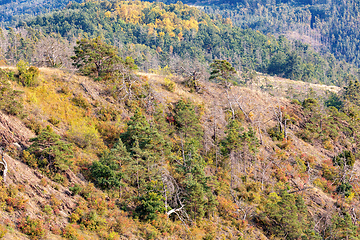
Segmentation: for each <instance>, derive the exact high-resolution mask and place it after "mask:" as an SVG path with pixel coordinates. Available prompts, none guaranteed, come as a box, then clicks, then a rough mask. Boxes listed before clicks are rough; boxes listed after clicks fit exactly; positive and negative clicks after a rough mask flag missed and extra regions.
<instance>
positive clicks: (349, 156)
mask: <svg viewBox="0 0 360 240" xmlns="http://www.w3.org/2000/svg"><path fill="white" fill-rule="evenodd" d="M355 160H356V159H355V156H354V154H353V153H352V152H351V151H348V150H344V151H343V152H342V153H340V154H339V155H337V156H335V157H334V158H333V162H334V166H340V167H344V166H345V165H347V166H350V167H352V166H354V163H355Z"/></svg>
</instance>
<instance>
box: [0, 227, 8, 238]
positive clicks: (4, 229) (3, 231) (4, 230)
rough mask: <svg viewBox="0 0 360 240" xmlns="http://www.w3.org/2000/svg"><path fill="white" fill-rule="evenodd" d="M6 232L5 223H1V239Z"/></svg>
mask: <svg viewBox="0 0 360 240" xmlns="http://www.w3.org/2000/svg"><path fill="white" fill-rule="evenodd" d="M6 233H7V229H6V228H5V227H4V226H3V225H0V239H1V238H3V237H4V236H5V234H6Z"/></svg>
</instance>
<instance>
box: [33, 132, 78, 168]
mask: <svg viewBox="0 0 360 240" xmlns="http://www.w3.org/2000/svg"><path fill="white" fill-rule="evenodd" d="M30 141H31V142H33V143H32V145H31V146H30V147H29V148H28V151H29V152H30V153H32V154H34V155H35V156H36V157H37V158H38V165H39V166H40V167H42V168H48V169H51V170H53V171H55V172H57V171H63V170H67V169H68V168H69V166H70V164H71V158H72V157H73V147H72V145H71V144H69V143H66V142H65V141H63V140H61V137H60V136H59V135H57V134H56V133H54V132H53V130H52V128H50V127H49V126H47V127H46V128H45V129H43V130H41V132H40V134H39V136H37V137H36V138H33V139H31V140H30Z"/></svg>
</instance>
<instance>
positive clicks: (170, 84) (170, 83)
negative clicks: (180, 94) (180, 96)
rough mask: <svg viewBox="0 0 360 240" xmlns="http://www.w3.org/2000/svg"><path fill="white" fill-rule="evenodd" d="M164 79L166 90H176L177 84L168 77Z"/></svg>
mask: <svg viewBox="0 0 360 240" xmlns="http://www.w3.org/2000/svg"><path fill="white" fill-rule="evenodd" d="M164 81H165V83H164V86H165V88H166V90H168V91H169V92H174V91H175V87H176V84H175V83H174V82H173V81H171V80H170V79H168V78H165V79H164Z"/></svg>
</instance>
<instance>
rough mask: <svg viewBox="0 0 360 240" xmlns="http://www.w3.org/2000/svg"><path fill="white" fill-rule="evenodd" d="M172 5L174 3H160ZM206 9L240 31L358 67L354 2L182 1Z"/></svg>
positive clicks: (359, 56)
mask: <svg viewBox="0 0 360 240" xmlns="http://www.w3.org/2000/svg"><path fill="white" fill-rule="evenodd" d="M162 2H166V3H174V2H176V1H171V0H170V1H166V0H165V1H162ZM184 2H186V3H188V4H198V5H203V6H206V7H205V8H204V10H205V12H207V13H209V14H220V15H222V16H223V17H229V18H231V20H232V21H233V23H234V24H235V25H237V26H240V27H242V28H245V29H246V28H251V29H254V30H260V31H261V32H263V33H265V34H266V33H270V34H275V35H279V34H286V35H287V36H288V37H290V38H292V39H298V40H300V39H301V40H302V41H304V42H307V43H311V45H313V46H314V47H316V48H317V49H318V50H319V51H324V52H328V51H330V52H331V53H332V54H334V55H335V57H336V58H338V59H344V60H346V61H347V62H349V63H354V64H355V65H357V66H359V64H360V49H359V47H358V46H359V41H360V35H359V29H360V22H359V6H358V5H359V2H358V1H307V0H300V1H263V0H256V1H196V0H188V1H184Z"/></svg>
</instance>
